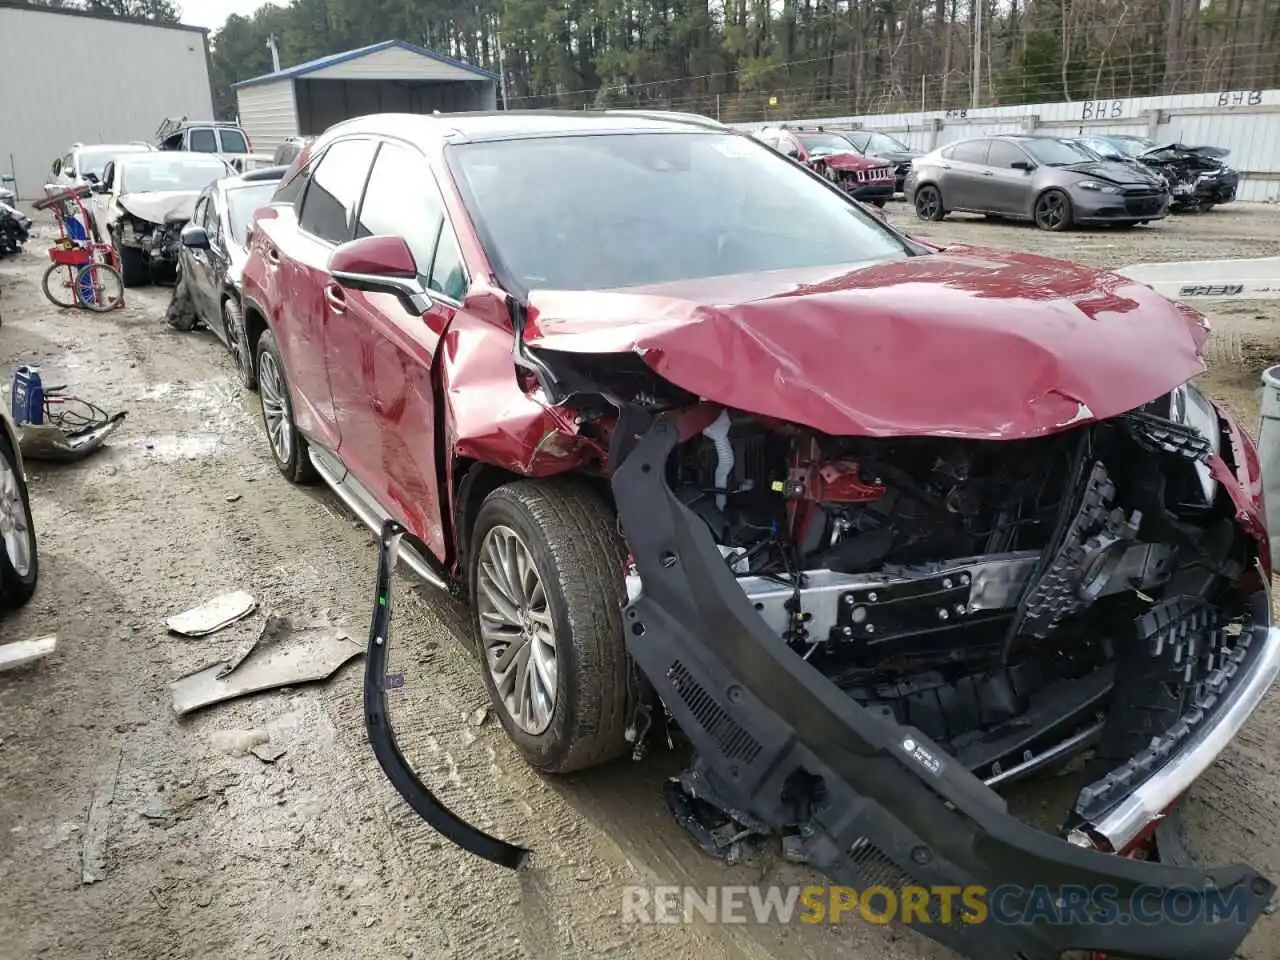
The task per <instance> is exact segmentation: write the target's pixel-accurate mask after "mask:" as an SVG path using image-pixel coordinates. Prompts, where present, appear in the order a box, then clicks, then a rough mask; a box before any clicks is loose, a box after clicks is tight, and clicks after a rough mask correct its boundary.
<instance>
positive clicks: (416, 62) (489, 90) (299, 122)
mask: <svg viewBox="0 0 1280 960" xmlns="http://www.w3.org/2000/svg"><path fill="white" fill-rule="evenodd" d="M497 104H498V75H497V74H496V73H490V72H489V71H488V70H482V69H480V68H479V67H473V66H471V64H469V63H463V62H462V61H461V60H454V59H452V58H451V57H446V56H444V55H443V54H439V53H434V52H432V51H431V50H427V49H425V48H423V47H418V46H414V45H413V44H411V43H405V42H404V41H403V40H386V41H384V42H382V43H375V44H373V45H372V46H368V47H361V48H360V49H358V50H348V51H346V52H345V53H335V54H333V55H331V56H328V57H321V58H320V59H318V60H311V61H308V62H307V63H300V64H298V65H297V66H295V67H288V68H286V69H284V70H280V71H278V72H276V73H269V74H267V75H266V76H263V77H254V78H253V79H252V80H242V81H241V82H240V83H237V84H236V106H237V109H238V111H239V115H240V125H241V126H242V127H244V129H245V132H246V133H248V134H249V138H250V139H251V140H252V141H253V149H254V151H255V152H258V153H271V152H272V151H273V150H274V149H275V148H276V147H277V146H279V144H280V143H281V142H282V141H284V140H286V139H288V138H289V137H298V136H302V137H309V136H318V135H319V134H321V133H324V131H325V130H326V129H328V128H329V127H331V126H333V124H335V123H338V122H339V121H341V120H349V119H351V118H352V117H359V116H363V115H365V114H369V113H431V112H432V111H435V110H439V111H440V112H441V113H453V112H458V111H462V110H494V109H497Z"/></svg>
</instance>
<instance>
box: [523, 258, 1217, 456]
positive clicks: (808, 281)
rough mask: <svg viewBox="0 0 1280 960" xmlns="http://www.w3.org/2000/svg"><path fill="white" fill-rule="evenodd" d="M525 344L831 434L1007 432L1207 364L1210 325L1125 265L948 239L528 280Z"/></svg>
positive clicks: (1125, 405)
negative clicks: (621, 367) (826, 257)
mask: <svg viewBox="0 0 1280 960" xmlns="http://www.w3.org/2000/svg"><path fill="white" fill-rule="evenodd" d="M525 336H526V340H527V342H528V343H530V344H531V345H535V346H541V347H545V348H552V349H556V350H564V351H571V352H579V353H621V352H625V351H635V352H636V353H638V354H639V355H640V356H642V357H643V358H644V360H645V361H646V362H647V363H648V364H649V366H650V367H652V368H653V369H654V370H655V371H656V372H657V373H659V374H660V375H662V376H663V377H665V378H666V379H667V380H669V381H671V382H672V383H674V384H676V385H677V386H680V387H683V388H684V389H686V390H689V391H691V392H693V393H696V394H698V395H700V396H702V397H704V398H706V399H708V400H713V401H715V402H717V403H721V404H724V405H725V406H729V407H735V408H738V409H741V410H745V411H749V412H752V413H757V414H761V415H764V416H771V417H776V418H778V419H781V420H787V421H791V422H795V423H801V424H805V425H807V426H810V427H812V428H814V429H816V430H820V431H823V432H825V433H830V434H835V435H864V436H931V437H961V438H970V439H1015V438H1023V437H1034V436H1041V435H1045V434H1049V433H1053V432H1056V431H1058V430H1063V429H1067V428H1069V427H1074V426H1077V425H1079V424H1082V423H1088V422H1091V421H1094V420H1101V419H1106V418H1108V417H1113V416H1116V415H1118V414H1120V413H1123V412H1125V411H1127V410H1130V409H1133V408H1135V407H1137V406H1140V405H1141V404H1143V403H1146V402H1147V401H1150V400H1152V399H1154V398H1155V397H1158V396H1161V395H1162V394H1164V393H1167V392H1168V391H1169V390H1172V389H1173V388H1174V387H1176V386H1178V385H1179V384H1181V383H1184V382H1185V381H1187V380H1188V379H1190V378H1191V377H1193V376H1195V375H1196V374H1198V373H1200V372H1202V371H1203V370H1204V365H1203V363H1202V361H1201V359H1200V348H1201V347H1202V345H1203V343H1204V341H1205V339H1207V337H1208V328H1207V326H1205V325H1204V323H1203V321H1202V320H1201V319H1200V318H1199V316H1198V315H1197V314H1196V313H1195V312H1194V311H1191V310H1189V309H1188V308H1187V307H1185V306H1184V305H1180V304H1175V303H1173V302H1172V301H1170V300H1167V299H1165V298H1164V297H1162V296H1160V295H1159V294H1157V293H1155V292H1154V291H1152V290H1151V289H1150V288H1148V287H1145V286H1142V285H1141V284H1137V283H1134V282H1133V281H1131V280H1128V279H1126V278H1123V277H1119V276H1117V275H1115V274H1110V273H1106V272H1103V271H1098V270H1093V269H1090V268H1087V267H1083V266H1079V265H1077V264H1072V263H1067V262H1064V261H1059V260H1052V259H1049V258H1045V257H1038V256H1032V255H1024V254H1009V253H1003V252H997V251H989V250H981V249H977V248H964V247H952V248H948V249H947V250H946V251H944V252H942V253H939V254H935V255H931V256H921V257H911V258H906V259H901V260H896V261H890V262H881V263H877V264H872V265H869V266H866V267H863V268H860V269H853V270H848V269H844V270H835V269H834V268H828V269H826V270H806V271H796V272H774V273H770V274H763V275H755V276H742V277H728V278H725V277H721V278H714V279H711V280H705V281H702V280H700V281H696V282H681V283H673V284H664V285H662V286H654V287H647V288H630V289H627V290H622V291H607V292H584V293H578V292H559V291H535V292H534V293H533V294H531V295H530V323H529V325H528V327H527V328H526V334H525Z"/></svg>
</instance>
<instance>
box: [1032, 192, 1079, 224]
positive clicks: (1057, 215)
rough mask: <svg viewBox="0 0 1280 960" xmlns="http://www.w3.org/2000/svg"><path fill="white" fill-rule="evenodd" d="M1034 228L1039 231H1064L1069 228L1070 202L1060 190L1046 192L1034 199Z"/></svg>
mask: <svg viewBox="0 0 1280 960" xmlns="http://www.w3.org/2000/svg"><path fill="white" fill-rule="evenodd" d="M1035 222H1036V226H1037V227H1039V228H1040V229H1041V230H1053V231H1055V232H1056V231H1059V230H1066V229H1067V228H1068V227H1070V226H1071V200H1070V198H1068V197H1067V195H1066V194H1065V193H1063V192H1062V191H1061V190H1046V191H1045V192H1044V193H1042V194H1040V196H1039V197H1037V198H1036V206H1035Z"/></svg>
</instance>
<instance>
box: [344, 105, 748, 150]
mask: <svg viewBox="0 0 1280 960" xmlns="http://www.w3.org/2000/svg"><path fill="white" fill-rule="evenodd" d="M699 130H701V131H705V132H708V133H733V132H734V131H732V130H730V129H729V128H728V127H726V126H723V125H722V124H719V123H717V122H716V121H715V120H711V119H709V118H707V117H699V116H697V115H695V114H687V113H665V112H660V111H642V110H617V111H614V110H594V111H592V110H564V111H559V110H499V111H485V112H478V113H447V114H430V115H426V114H408V113H375V114H370V115H369V116H364V117H357V118H355V119H353V120H344V121H342V122H341V123H337V124H335V125H334V126H332V127H330V128H329V129H328V130H327V131H325V138H326V139H329V138H331V137H333V136H337V135H339V134H342V133H357V132H359V133H377V134H383V135H386V136H394V137H399V138H401V139H404V140H409V141H411V142H416V143H419V144H428V143H439V142H445V141H447V142H449V143H467V142H479V141H491V140H519V139H527V138H530V137H556V136H573V135H575V134H601V133H679V132H696V131H699Z"/></svg>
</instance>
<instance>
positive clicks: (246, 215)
mask: <svg viewBox="0 0 1280 960" xmlns="http://www.w3.org/2000/svg"><path fill="white" fill-rule="evenodd" d="M275 187H276V185H275V184H274V183H272V182H271V181H270V180H266V181H263V182H262V183H253V184H249V185H247V186H243V187H236V188H235V189H233V190H228V191H227V231H228V233H230V235H231V239H232V240H234V241H235V242H236V243H237V244H239V245H240V246H242V247H243V246H244V243H245V238H246V237H247V236H248V235H249V225H250V224H251V223H252V222H253V214H254V212H255V211H256V210H257V209H258V208H259V207H265V206H266V205H267V204H269V203H270V202H271V195H272V193H273V192H274V191H275Z"/></svg>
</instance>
